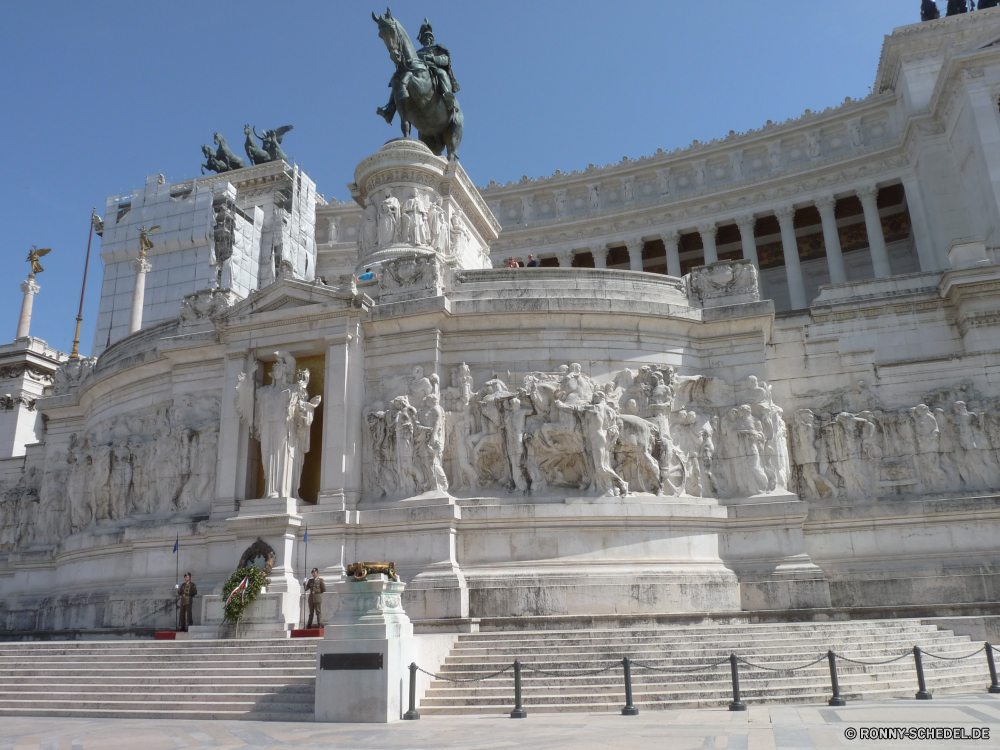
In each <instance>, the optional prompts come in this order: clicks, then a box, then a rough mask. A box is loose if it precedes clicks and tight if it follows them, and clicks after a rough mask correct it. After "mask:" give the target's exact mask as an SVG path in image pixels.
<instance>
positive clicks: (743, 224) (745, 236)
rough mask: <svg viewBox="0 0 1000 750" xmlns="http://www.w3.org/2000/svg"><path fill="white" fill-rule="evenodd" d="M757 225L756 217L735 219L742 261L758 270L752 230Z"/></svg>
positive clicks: (751, 215)
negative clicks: (740, 243) (741, 249)
mask: <svg viewBox="0 0 1000 750" xmlns="http://www.w3.org/2000/svg"><path fill="white" fill-rule="evenodd" d="M756 225H757V217H756V216H754V215H753V214H744V215H743V216H738V217H736V226H738V227H739V228H740V241H741V242H742V244H743V259H744V260H748V261H750V262H751V263H753V264H754V266H755V267H756V268H757V270H758V271H759V270H760V260H759V259H758V258H757V238H756V237H754V236H753V228H754V227H755V226H756Z"/></svg>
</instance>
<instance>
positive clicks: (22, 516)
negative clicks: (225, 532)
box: [0, 396, 219, 550]
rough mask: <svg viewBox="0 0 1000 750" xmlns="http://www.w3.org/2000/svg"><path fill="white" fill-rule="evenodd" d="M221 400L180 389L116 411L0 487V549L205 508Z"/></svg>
mask: <svg viewBox="0 0 1000 750" xmlns="http://www.w3.org/2000/svg"><path fill="white" fill-rule="evenodd" d="M218 436H219V399H218V398H216V397H213V396H179V397H177V398H176V399H175V400H174V403H173V404H172V405H171V406H169V407H166V408H160V409H157V410H156V411H155V412H153V413H145V414H141V413H129V414H122V415H120V416H117V417H114V418H112V419H109V420H106V421H104V422H101V423H100V424H98V425H96V426H94V427H92V428H91V429H89V430H87V432H85V433H83V434H82V435H81V434H77V433H74V434H73V435H71V436H70V441H69V444H68V445H67V446H65V448H57V449H55V450H54V452H53V453H51V454H50V455H49V456H47V458H46V461H45V469H44V472H40V471H35V470H34V469H32V470H30V471H29V472H28V473H27V474H25V475H24V476H22V477H20V478H19V479H18V480H17V482H16V483H15V484H13V485H12V486H8V487H2V486H0V550H11V549H15V548H18V547H24V546H27V545H30V544H55V543H57V542H59V541H60V540H61V539H64V538H65V537H67V536H69V535H70V534H74V533H77V532H81V531H85V530H87V529H88V528H90V527H91V526H92V525H94V524H106V523H110V522H125V521H127V520H128V519H130V518H133V517H135V518H148V517H159V518H165V517H169V516H172V515H175V514H177V513H188V514H190V513H199V512H206V511H207V510H208V509H209V507H210V506H211V502H212V497H213V496H214V492H215V468H216V460H217V454H218V450H217V448H218Z"/></svg>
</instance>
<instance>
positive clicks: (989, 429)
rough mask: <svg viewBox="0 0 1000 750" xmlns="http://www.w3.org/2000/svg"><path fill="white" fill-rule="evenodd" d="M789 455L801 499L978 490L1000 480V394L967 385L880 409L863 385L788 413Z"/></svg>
mask: <svg viewBox="0 0 1000 750" xmlns="http://www.w3.org/2000/svg"><path fill="white" fill-rule="evenodd" d="M790 428H791V436H792V455H793V459H794V463H795V470H796V471H795V473H796V481H797V485H798V491H799V493H800V494H801V495H802V496H803V497H806V498H847V499H855V500H858V499H866V498H874V497H879V496H889V495H928V494H930V495H934V494H941V493H950V494H954V493H965V492H979V491H984V490H991V489H995V488H996V487H997V486H1000V454H998V451H1000V399H997V398H982V397H980V395H979V394H978V393H977V392H976V391H975V389H974V388H973V387H972V385H971V384H970V383H963V384H961V385H960V386H958V387H956V388H954V389H941V390H938V391H934V392H931V393H927V394H924V396H923V397H922V398H921V400H920V402H919V403H917V404H915V405H914V406H910V407H903V408H891V409H890V408H885V407H884V406H883V405H882V404H881V402H880V401H879V399H878V398H877V397H876V396H875V395H874V394H873V393H872V392H871V390H870V388H869V387H868V386H867V385H866V384H865V383H864V381H861V382H859V383H858V384H857V385H856V386H855V387H854V388H850V389H844V390H843V391H840V392H836V393H833V394H831V395H830V396H829V397H828V398H827V399H826V401H825V402H823V403H820V404H818V405H817V406H816V407H815V408H812V409H798V410H796V412H795V413H794V415H792V419H791V423H790Z"/></svg>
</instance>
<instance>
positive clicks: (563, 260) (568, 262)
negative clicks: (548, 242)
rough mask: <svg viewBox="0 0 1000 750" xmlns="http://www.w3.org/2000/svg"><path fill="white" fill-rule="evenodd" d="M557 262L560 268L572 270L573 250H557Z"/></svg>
mask: <svg viewBox="0 0 1000 750" xmlns="http://www.w3.org/2000/svg"><path fill="white" fill-rule="evenodd" d="M556 260H558V261H559V267H560V268H570V267H572V265H573V251H572V250H556Z"/></svg>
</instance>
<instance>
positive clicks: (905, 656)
mask: <svg viewBox="0 0 1000 750" xmlns="http://www.w3.org/2000/svg"><path fill="white" fill-rule="evenodd" d="M834 653H835V654H837V652H836V651H834ZM911 656H913V652H912V651H907V652H906V653H905V654H900V655H899V656H897V657H896V658H895V659H886V660H885V661H859V660H857V659H850V658H848V657H846V656H844V655H843V654H837V658H838V659H841V660H842V661H849V662H851V664H861V665H862V666H866V667H878V666H881V665H883V664H892V663H893V662H894V661H902V660H903V659H908V658H909V657H911Z"/></svg>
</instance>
